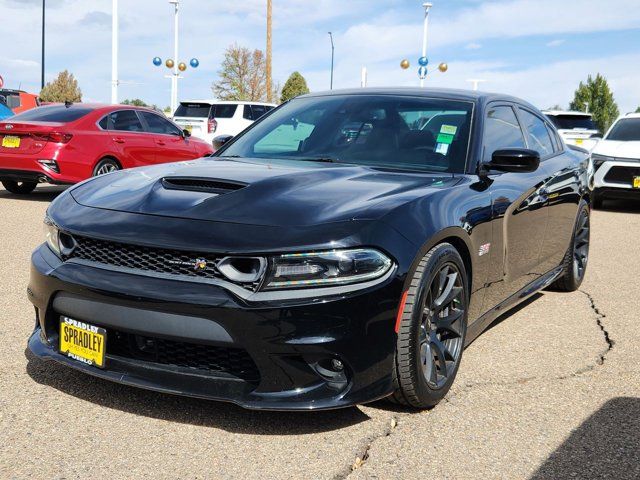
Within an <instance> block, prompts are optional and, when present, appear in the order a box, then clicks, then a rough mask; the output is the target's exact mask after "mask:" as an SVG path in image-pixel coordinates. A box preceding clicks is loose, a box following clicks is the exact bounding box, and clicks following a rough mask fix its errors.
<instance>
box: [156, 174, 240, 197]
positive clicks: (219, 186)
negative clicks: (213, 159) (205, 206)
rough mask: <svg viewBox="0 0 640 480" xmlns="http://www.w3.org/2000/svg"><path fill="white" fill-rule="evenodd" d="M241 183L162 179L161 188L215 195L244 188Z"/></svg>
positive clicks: (175, 178) (193, 179)
mask: <svg viewBox="0 0 640 480" xmlns="http://www.w3.org/2000/svg"><path fill="white" fill-rule="evenodd" d="M247 185H248V184H247V183H243V182H233V181H230V180H220V179H217V178H202V177H164V178H163V179H162V186H163V187H164V188H166V189H167V190H184V191H188V192H205V193H213V194H215V195H224V194H225V193H232V192H235V191H236V190H240V189H242V188H244V187H246V186H247Z"/></svg>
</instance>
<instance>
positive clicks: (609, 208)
mask: <svg viewBox="0 0 640 480" xmlns="http://www.w3.org/2000/svg"><path fill="white" fill-rule="evenodd" d="M597 210H598V211H604V212H618V213H640V200H635V199H628V200H617V199H613V198H612V199H606V200H604V201H603V203H602V206H601V207H600V208H598V209H597Z"/></svg>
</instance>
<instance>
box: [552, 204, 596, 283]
mask: <svg viewBox="0 0 640 480" xmlns="http://www.w3.org/2000/svg"><path fill="white" fill-rule="evenodd" d="M590 213H591V212H590V211H589V205H587V202H585V201H584V200H583V201H582V202H580V206H579V208H578V217H577V219H576V224H575V226H574V228H573V236H572V237H571V245H569V249H568V250H567V253H566V254H565V256H564V260H563V262H562V267H563V269H562V271H563V273H562V276H561V277H560V278H558V280H556V281H555V282H553V283H552V284H551V288H552V289H553V290H558V291H561V292H573V291H575V290H577V289H578V288H580V285H581V284H582V280H584V274H585V273H586V271H587V263H588V261H589V239H590V234H591V228H590V220H591V215H590Z"/></svg>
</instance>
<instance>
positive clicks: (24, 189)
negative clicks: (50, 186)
mask: <svg viewBox="0 0 640 480" xmlns="http://www.w3.org/2000/svg"><path fill="white" fill-rule="evenodd" d="M36 185H38V183H37V182H16V181H15V180H2V186H3V187H4V188H5V189H6V190H7V191H9V192H11V193H16V194H20V195H24V194H27V193H31V192H33V190H34V189H35V188H36Z"/></svg>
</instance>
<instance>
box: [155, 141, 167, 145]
mask: <svg viewBox="0 0 640 480" xmlns="http://www.w3.org/2000/svg"><path fill="white" fill-rule="evenodd" d="M156 143H157V144H158V145H166V143H165V142H164V141H162V140H156Z"/></svg>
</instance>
